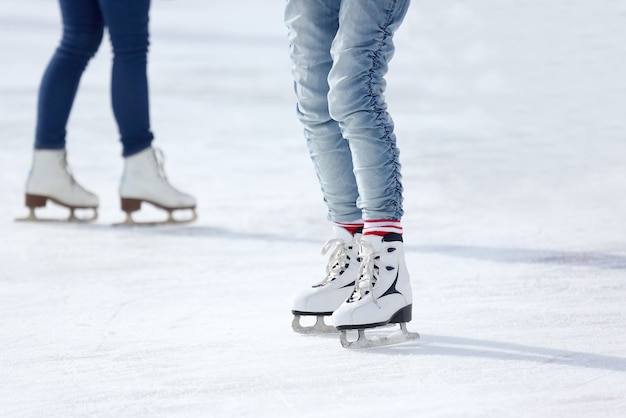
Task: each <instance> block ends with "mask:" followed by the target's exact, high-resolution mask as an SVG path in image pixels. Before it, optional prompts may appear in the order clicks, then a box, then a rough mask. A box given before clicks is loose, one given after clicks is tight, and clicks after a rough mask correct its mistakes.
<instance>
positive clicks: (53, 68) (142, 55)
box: [25, 0, 196, 223]
mask: <svg viewBox="0 0 626 418" xmlns="http://www.w3.org/2000/svg"><path fill="white" fill-rule="evenodd" d="M59 5H60V8H61V16H62V20H63V37H62V39H61V43H60V45H59V47H58V48H57V50H56V51H55V53H54V55H53V57H52V59H51V60H50V63H49V64H48V66H47V68H46V71H45V73H44V76H43V79H42V82H41V86H40V90H39V101H38V107H37V127H36V133H35V151H34V157H33V165H32V168H31V171H30V175H29V178H28V181H27V183H26V196H25V200H26V206H27V207H28V208H29V209H30V215H29V217H28V218H26V220H40V219H38V218H37V217H36V216H35V212H34V211H35V209H36V208H38V207H42V206H45V205H46V202H47V201H48V200H52V201H54V202H56V203H58V204H60V205H62V206H65V207H68V208H69V209H70V218H69V220H77V218H76V217H75V216H74V209H81V208H84V209H93V211H94V216H92V217H91V218H89V219H86V220H93V219H95V218H96V216H97V208H98V205H99V200H98V197H97V196H96V195H95V194H94V193H92V192H90V191H88V190H87V189H85V188H83V187H82V186H81V185H80V184H79V183H78V182H76V181H75V180H74V178H73V176H72V174H71V172H70V170H69V169H68V163H67V154H66V152H65V146H66V127H67V122H68V119H69V115H70V112H71V109H72V105H73V104H74V99H75V97H76V93H77V91H78V86H79V84H80V79H81V77H82V75H83V73H84V71H85V68H86V67H87V64H88V62H89V60H90V59H91V58H92V57H93V56H94V55H95V53H96V51H97V50H98V48H99V46H100V44H101V42H102V37H103V33H104V28H105V27H106V28H107V29H108V32H109V37H110V39H111V44H112V46H113V56H114V57H113V68H112V75H111V103H112V107H113V114H114V116H115V120H116V122H117V125H118V129H119V132H120V136H121V142H122V155H123V157H124V174H123V176H122V181H121V184H120V197H121V207H122V210H123V211H125V212H126V213H127V220H126V222H127V223H134V222H133V220H132V217H131V213H132V212H135V211H137V210H139V209H140V207H141V203H142V202H149V203H152V204H153V205H155V206H157V207H160V208H162V209H164V210H166V211H167V212H168V213H169V217H168V222H173V221H175V220H174V218H173V217H172V212H173V211H174V210H178V209H191V210H193V211H194V213H193V216H192V218H191V220H193V219H195V206H196V200H195V199H194V198H193V197H192V196H190V195H187V194H185V193H182V192H180V191H178V190H177V189H175V188H174V187H173V186H172V185H171V184H170V183H169V182H168V180H167V178H166V177H165V175H164V170H163V167H162V163H163V161H162V160H163V158H162V154H161V153H160V152H158V150H155V149H154V148H152V146H151V144H152V141H153V139H154V136H153V134H152V132H151V131H150V113H149V100H148V78H147V54H148V45H149V30H148V22H149V11H150V0H59Z"/></svg>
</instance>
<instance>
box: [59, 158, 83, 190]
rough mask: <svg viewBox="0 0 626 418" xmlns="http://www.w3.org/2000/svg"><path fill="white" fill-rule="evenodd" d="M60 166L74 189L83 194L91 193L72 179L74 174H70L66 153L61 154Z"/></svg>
mask: <svg viewBox="0 0 626 418" xmlns="http://www.w3.org/2000/svg"><path fill="white" fill-rule="evenodd" d="M60 163H61V166H64V169H65V172H66V173H67V175H68V176H69V177H70V184H71V185H72V186H74V187H77V188H78V189H80V190H82V191H83V192H85V193H91V192H89V191H87V189H85V188H84V187H83V186H81V184H80V183H79V182H77V181H76V179H75V178H74V173H72V169H71V168H70V164H69V163H68V162H67V151H65V152H63V153H62V154H61V161H60Z"/></svg>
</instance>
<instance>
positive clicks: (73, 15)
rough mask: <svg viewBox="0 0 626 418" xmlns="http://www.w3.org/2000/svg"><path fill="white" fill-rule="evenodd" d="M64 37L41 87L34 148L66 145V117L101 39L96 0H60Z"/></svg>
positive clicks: (101, 26)
mask: <svg viewBox="0 0 626 418" xmlns="http://www.w3.org/2000/svg"><path fill="white" fill-rule="evenodd" d="M59 4H60V7H61V16H62V20H63V37H62V39H61V43H60V45H59V47H58V48H57V49H56V51H55V53H54V55H53V56H52V59H51V60H50V62H49V64H48V66H47V68H46V71H45V72H44V75H43V78H42V81H41V85H40V88H39V96H38V105H37V124H36V132H35V149H38V150H62V149H64V148H65V136H66V127H67V121H68V118H69V115H70V111H71V109H72V105H73V103H74V98H75V96H76V91H77V89H78V85H79V82H80V78H81V76H82V74H83V72H84V70H85V67H86V66H87V63H88V62H89V60H90V59H91V58H92V57H93V56H94V54H95V53H96V51H97V50H98V46H99V45H100V42H101V40H102V32H103V23H102V16H101V14H100V9H99V7H98V3H97V0H60V1H59Z"/></svg>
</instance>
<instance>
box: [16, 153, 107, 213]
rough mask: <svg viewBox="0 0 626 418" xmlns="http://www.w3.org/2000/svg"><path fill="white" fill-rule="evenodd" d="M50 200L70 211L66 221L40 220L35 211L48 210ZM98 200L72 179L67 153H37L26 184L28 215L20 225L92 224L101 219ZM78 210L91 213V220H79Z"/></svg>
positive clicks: (34, 154) (34, 155)
mask: <svg viewBox="0 0 626 418" xmlns="http://www.w3.org/2000/svg"><path fill="white" fill-rule="evenodd" d="M48 200H50V201H52V202H54V203H56V204H58V205H60V206H64V207H66V208H68V209H69V210H70V214H69V217H68V218H67V219H46V218H39V217H37V215H36V214H35V209H37V208H41V207H45V206H46V203H47V201H48ZM98 203H99V202H98V196H96V195H95V194H93V193H92V192H90V191H88V190H86V189H85V188H84V187H83V186H81V185H80V184H79V183H78V182H77V181H76V180H75V179H74V176H73V175H72V173H71V171H70V169H69V165H68V163H67V153H66V151H65V150H35V151H34V153H33V164H32V167H31V170H30V173H29V175H28V180H27V181H26V194H25V204H26V207H28V209H29V214H28V216H27V217H25V218H18V219H16V220H17V221H32V222H42V221H45V222H90V221H94V220H95V219H96V218H97V217H98ZM76 209H88V210H90V211H92V212H93V214H92V215H91V216H90V217H87V218H80V217H77V216H76V214H75V210H76Z"/></svg>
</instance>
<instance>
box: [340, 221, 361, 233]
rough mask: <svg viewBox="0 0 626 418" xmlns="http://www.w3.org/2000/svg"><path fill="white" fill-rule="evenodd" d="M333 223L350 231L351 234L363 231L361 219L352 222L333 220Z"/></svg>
mask: <svg viewBox="0 0 626 418" xmlns="http://www.w3.org/2000/svg"><path fill="white" fill-rule="evenodd" d="M333 224H334V225H336V226H340V227H342V228H343V229H345V230H347V231H348V232H350V233H351V234H352V235H354V234H356V233H357V232H361V231H363V221H354V222H333Z"/></svg>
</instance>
